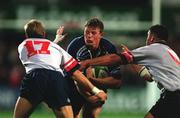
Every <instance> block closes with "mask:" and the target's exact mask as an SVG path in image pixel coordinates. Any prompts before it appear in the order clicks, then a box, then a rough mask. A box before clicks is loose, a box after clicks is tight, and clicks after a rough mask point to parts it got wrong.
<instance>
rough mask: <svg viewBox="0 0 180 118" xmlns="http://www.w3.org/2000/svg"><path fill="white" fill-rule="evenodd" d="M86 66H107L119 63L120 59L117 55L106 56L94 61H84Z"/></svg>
mask: <svg viewBox="0 0 180 118" xmlns="http://www.w3.org/2000/svg"><path fill="white" fill-rule="evenodd" d="M85 61H86V63H87V65H88V66H96V65H99V66H109V65H115V64H118V63H121V58H120V56H119V55H117V54H108V55H104V56H101V57H97V58H94V59H88V60H85Z"/></svg>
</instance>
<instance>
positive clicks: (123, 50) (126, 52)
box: [120, 44, 133, 63]
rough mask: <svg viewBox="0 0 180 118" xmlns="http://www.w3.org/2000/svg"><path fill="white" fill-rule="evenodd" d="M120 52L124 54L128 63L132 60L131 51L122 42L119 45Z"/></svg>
mask: <svg viewBox="0 0 180 118" xmlns="http://www.w3.org/2000/svg"><path fill="white" fill-rule="evenodd" d="M120 53H121V54H122V55H124V56H125V58H126V60H127V62H128V63H131V62H132V61H133V55H132V53H131V51H130V50H129V49H128V48H127V47H126V46H125V45H123V44H121V45H120Z"/></svg>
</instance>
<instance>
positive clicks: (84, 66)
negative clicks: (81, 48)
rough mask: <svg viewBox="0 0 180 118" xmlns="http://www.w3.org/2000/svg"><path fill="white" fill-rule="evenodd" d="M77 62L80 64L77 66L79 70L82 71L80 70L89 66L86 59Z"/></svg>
mask: <svg viewBox="0 0 180 118" xmlns="http://www.w3.org/2000/svg"><path fill="white" fill-rule="evenodd" d="M79 64H80V68H79V70H80V71H82V70H84V69H86V68H87V67H89V62H88V60H83V61H80V62H79Z"/></svg>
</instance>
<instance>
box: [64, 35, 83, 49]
mask: <svg viewBox="0 0 180 118" xmlns="http://www.w3.org/2000/svg"><path fill="white" fill-rule="evenodd" d="M82 45H85V43H84V37H83V36H79V37H76V38H74V39H72V40H71V42H70V43H69V45H68V46H67V50H69V49H74V48H77V47H80V46H82Z"/></svg>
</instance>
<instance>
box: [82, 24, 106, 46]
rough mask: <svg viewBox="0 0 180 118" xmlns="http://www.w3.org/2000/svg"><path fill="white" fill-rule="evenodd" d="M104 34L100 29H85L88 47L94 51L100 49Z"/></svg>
mask: <svg viewBox="0 0 180 118" xmlns="http://www.w3.org/2000/svg"><path fill="white" fill-rule="evenodd" d="M102 34H103V33H102V32H101V31H100V29H99V28H98V27H85V28H84V40H85V43H86V45H88V46H89V47H90V48H92V49H97V48H98V47H99V43H100V40H101V38H102Z"/></svg>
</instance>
